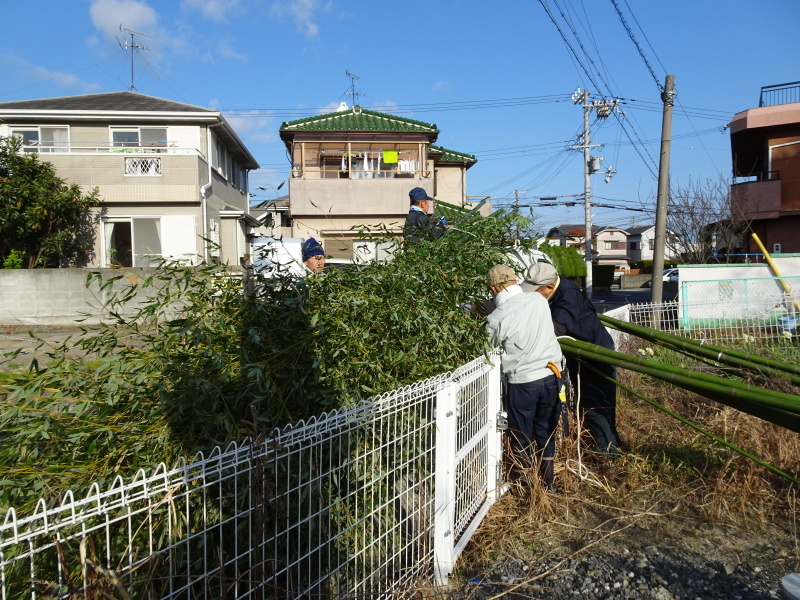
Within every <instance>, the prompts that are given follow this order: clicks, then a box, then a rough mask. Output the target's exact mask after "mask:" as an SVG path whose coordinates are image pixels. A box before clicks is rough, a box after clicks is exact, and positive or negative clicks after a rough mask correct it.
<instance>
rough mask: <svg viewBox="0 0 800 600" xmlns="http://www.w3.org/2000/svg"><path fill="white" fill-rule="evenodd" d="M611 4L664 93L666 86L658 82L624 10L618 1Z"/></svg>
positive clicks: (614, 0) (613, 0) (612, 0)
mask: <svg viewBox="0 0 800 600" xmlns="http://www.w3.org/2000/svg"><path fill="white" fill-rule="evenodd" d="M611 4H613V5H614V10H615V11H617V16H618V17H619V20H620V22H621V23H622V26H623V27H624V28H625V31H627V32H628V37H629V38H631V41H632V42H633V45H634V46H636V50H637V51H638V52H639V56H641V58H642V60H643V61H644V64H645V66H647V70H648V71H650V75H651V76H652V77H653V81H655V83H656V87H657V88H658V89H659V90H661V91H663V90H664V86H663V85H661V82H660V81H659V80H658V76H657V75H656V73H655V71H654V70H653V67H652V66H651V65H650V61H649V60H647V56H645V54H644V50H642V47H641V46H640V45H639V40H637V39H636V36H635V35H633V31H632V30H631V28H630V26H629V25H628V21H626V20H625V15H623V14H622V10H621V9H620V7H619V4H617V0H611ZM628 10H630V7H628ZM659 62H660V61H659ZM662 66H663V65H662Z"/></svg>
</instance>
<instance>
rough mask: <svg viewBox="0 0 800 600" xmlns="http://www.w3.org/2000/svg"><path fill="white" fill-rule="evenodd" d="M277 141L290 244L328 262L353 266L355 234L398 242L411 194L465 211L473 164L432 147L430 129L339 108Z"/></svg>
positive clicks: (289, 125) (290, 128)
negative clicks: (315, 249) (315, 243)
mask: <svg viewBox="0 0 800 600" xmlns="http://www.w3.org/2000/svg"><path fill="white" fill-rule="evenodd" d="M280 136H281V139H282V140H283V141H284V143H285V145H286V149H287V151H288V153H289V156H290V158H291V161H292V166H291V177H290V180H289V197H290V211H291V220H292V237H294V238H309V237H314V238H316V239H318V240H319V241H320V242H321V243H322V244H323V247H324V249H325V252H326V254H328V255H329V256H332V257H334V258H340V259H352V258H354V253H353V247H354V245H357V242H358V241H359V240H360V239H362V238H363V237H364V235H362V234H361V233H359V230H360V229H361V228H368V229H373V230H375V229H385V230H388V232H389V233H390V234H393V235H398V234H399V233H400V232H401V231H402V226H403V223H404V222H405V217H406V215H407V214H408V209H409V198H408V193H409V191H410V190H411V189H412V188H415V187H423V188H425V190H426V191H427V192H428V194H429V195H431V196H433V197H434V198H436V199H438V200H442V201H444V202H447V203H450V204H454V205H457V206H464V207H469V206H471V203H470V202H469V200H468V198H467V195H466V172H467V170H468V169H469V168H470V167H471V166H472V165H474V164H475V163H476V162H477V160H476V159H475V157H474V156H472V155H468V154H462V153H459V152H454V151H451V150H446V149H444V148H441V147H439V146H433V143H434V142H435V141H436V139H437V138H438V136H439V129H438V128H437V127H436V125H433V124H429V123H424V122H422V121H415V120H412V119H406V118H403V117H397V116H395V115H390V114H385V113H380V112H375V111H371V110H366V109H363V108H361V107H360V106H354V107H352V108H347V106H346V105H345V104H344V103H342V105H341V106H340V108H339V110H337V111H336V112H334V113H329V114H324V115H319V116H315V117H310V118H306V119H299V120H297V121H291V122H286V123H283V124H282V125H281V127H280Z"/></svg>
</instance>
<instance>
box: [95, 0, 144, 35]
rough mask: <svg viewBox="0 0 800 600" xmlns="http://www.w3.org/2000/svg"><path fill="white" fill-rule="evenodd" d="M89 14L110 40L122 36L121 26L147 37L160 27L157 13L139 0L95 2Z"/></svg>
mask: <svg viewBox="0 0 800 600" xmlns="http://www.w3.org/2000/svg"><path fill="white" fill-rule="evenodd" d="M89 14H90V16H91V18H92V24H93V25H94V26H95V27H97V29H99V30H100V32H101V33H102V34H103V35H104V36H105V37H106V38H108V39H109V40H113V39H117V38H119V37H120V36H121V32H120V29H119V28H120V25H122V27H125V28H126V29H132V30H134V31H138V32H141V33H144V34H147V35H153V34H154V33H155V30H156V28H157V26H158V14H157V13H156V11H155V10H154V9H153V8H151V7H150V6H148V5H147V4H145V3H144V2H139V1H138V0H94V1H93V2H92V5H91V7H90V8H89ZM140 41H141V40H140ZM145 45H149V44H145Z"/></svg>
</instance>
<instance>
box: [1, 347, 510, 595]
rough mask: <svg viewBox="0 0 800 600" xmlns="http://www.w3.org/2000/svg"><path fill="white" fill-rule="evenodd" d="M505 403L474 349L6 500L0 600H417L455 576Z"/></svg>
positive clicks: (485, 499) (491, 476)
mask: <svg viewBox="0 0 800 600" xmlns="http://www.w3.org/2000/svg"><path fill="white" fill-rule="evenodd" d="M495 358H496V357H495ZM493 362H495V363H497V362H499V361H493ZM500 410H501V406H500V375H499V368H498V365H497V364H495V365H493V364H490V363H489V362H488V361H487V360H486V359H484V358H481V359H477V360H475V361H473V362H471V363H469V364H468V365H465V366H464V367H462V368H460V369H458V370H457V371H455V372H453V373H451V374H448V375H443V376H440V377H436V378H432V379H429V380H426V381H423V382H420V383H418V384H415V385H412V386H408V387H404V388H401V389H398V390H395V391H392V392H389V393H386V394H384V395H382V396H379V397H377V398H374V399H372V400H371V401H369V402H366V403H364V404H361V405H359V406H356V407H353V408H351V409H347V410H340V411H338V412H333V413H330V414H323V415H322V416H320V417H319V418H312V419H310V420H309V421H308V422H301V423H299V424H296V425H292V426H288V427H286V428H285V429H283V430H279V431H275V432H274V433H273V434H272V435H270V436H268V437H265V438H264V439H259V440H255V441H246V442H244V443H242V444H231V445H230V446H229V447H228V448H227V449H225V450H220V449H215V450H214V451H213V452H211V453H210V454H209V455H208V456H204V455H202V454H201V455H198V456H196V457H195V459H194V460H192V461H188V462H186V463H183V464H180V465H179V466H177V467H176V468H173V469H168V468H166V467H165V466H164V465H163V464H162V465H160V466H158V467H157V468H156V469H155V470H154V471H153V472H152V473H149V474H148V473H145V472H144V471H139V473H138V474H137V475H136V476H135V477H134V478H133V479H132V480H131V481H123V480H122V479H121V478H118V479H117V481H116V482H115V483H114V485H113V486H112V487H111V488H110V489H108V490H101V489H99V487H98V486H97V485H96V484H95V485H93V486H92V487H91V489H90V490H89V491H88V493H86V494H85V495H82V497H78V494H77V493H73V492H67V493H66V494H64V495H63V498H62V500H61V502H60V504H59V505H58V506H49V505H48V504H47V503H46V502H45V501H44V500H41V501H40V502H39V504H38V505H37V507H36V510H35V511H34V512H33V513H32V514H29V515H22V514H17V512H16V511H15V510H14V509H8V510H7V511H6V514H5V518H4V520H3V523H2V526H0V584H2V599H3V600H6V599H21V598H43V597H48V598H148V599H156V598H192V599H195V598H209V599H210V598H297V597H308V598H311V597H314V596H319V597H323V596H324V597H329V598H344V597H364V598H367V597H369V598H388V597H392V598H395V597H407V596H411V595H413V594H415V593H416V592H417V591H418V590H419V589H420V588H424V587H426V586H429V585H431V583H433V582H438V583H443V582H446V580H447V577H448V575H449V573H450V572H451V570H452V567H453V564H454V562H455V560H456V558H457V556H458V554H459V553H460V552H461V550H462V549H463V548H464V546H465V545H466V543H467V541H468V540H469V537H470V536H471V535H472V533H473V531H474V530H475V528H476V527H477V525H478V523H479V522H480V520H481V519H482V518H483V516H484V515H485V514H486V512H487V511H488V508H489V506H490V505H491V504H492V503H493V502H494V501H495V500H496V499H497V497H498V496H499V494H500V491H501V490H500V488H499V481H500V475H499V464H500V458H501V437H500V436H501V434H500V433H499V432H498V431H497V424H496V420H497V415H498V412H499V411H500Z"/></svg>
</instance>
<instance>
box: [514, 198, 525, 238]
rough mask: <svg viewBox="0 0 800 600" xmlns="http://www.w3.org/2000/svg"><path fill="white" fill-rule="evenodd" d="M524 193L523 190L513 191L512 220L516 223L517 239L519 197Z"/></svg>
mask: <svg viewBox="0 0 800 600" xmlns="http://www.w3.org/2000/svg"><path fill="white" fill-rule="evenodd" d="M524 193H525V190H514V213H515V214H514V218H515V219H516V221H517V239H519V195H520V194H524Z"/></svg>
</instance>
